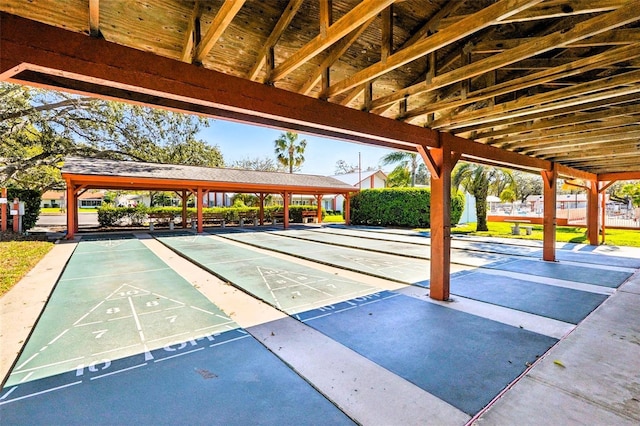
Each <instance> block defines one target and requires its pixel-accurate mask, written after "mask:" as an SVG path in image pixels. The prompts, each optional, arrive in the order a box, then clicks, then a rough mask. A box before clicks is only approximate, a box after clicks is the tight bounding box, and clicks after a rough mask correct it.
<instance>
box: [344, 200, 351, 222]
mask: <svg viewBox="0 0 640 426" xmlns="http://www.w3.org/2000/svg"><path fill="white" fill-rule="evenodd" d="M344 224H345V225H351V193H350V192H347V193H346V194H344Z"/></svg>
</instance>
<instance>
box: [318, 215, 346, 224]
mask: <svg viewBox="0 0 640 426" xmlns="http://www.w3.org/2000/svg"><path fill="white" fill-rule="evenodd" d="M340 222H344V218H343V217H342V215H341V214H332V215H325V216H324V219H322V223H340Z"/></svg>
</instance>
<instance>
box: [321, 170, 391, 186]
mask: <svg viewBox="0 0 640 426" xmlns="http://www.w3.org/2000/svg"><path fill="white" fill-rule="evenodd" d="M378 172H380V173H382V175H384V177H386V176H387V175H386V174H385V173H384V172H383V171H382V170H363V171H362V172H353V173H344V174H341V175H333V176H331V177H332V178H334V179H338V180H340V181H342V182H345V183H348V184H349V185H353V186H356V185H357V184H358V182H362V181H364V180H366V179H369V177H370V176H371V175H375V174H376V173H378Z"/></svg>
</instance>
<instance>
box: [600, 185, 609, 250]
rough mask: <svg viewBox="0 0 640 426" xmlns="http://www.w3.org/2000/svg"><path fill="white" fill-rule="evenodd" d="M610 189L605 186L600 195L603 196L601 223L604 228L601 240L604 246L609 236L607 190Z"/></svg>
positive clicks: (601, 199) (601, 198) (601, 200)
mask: <svg viewBox="0 0 640 426" xmlns="http://www.w3.org/2000/svg"><path fill="white" fill-rule="evenodd" d="M608 187H609V184H605V185H603V186H602V188H600V193H601V194H602V195H601V197H600V202H601V203H602V210H601V211H602V221H601V222H600V224H601V226H602V231H601V232H602V237H601V239H600V244H604V243H605V241H606V235H607V195H606V193H605V190H606V189H607V188H608Z"/></svg>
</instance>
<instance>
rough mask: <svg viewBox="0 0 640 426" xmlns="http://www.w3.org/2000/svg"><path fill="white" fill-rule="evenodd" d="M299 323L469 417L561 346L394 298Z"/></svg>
mask: <svg viewBox="0 0 640 426" xmlns="http://www.w3.org/2000/svg"><path fill="white" fill-rule="evenodd" d="M399 312H402V315H398V313H399ZM299 318H300V319H301V320H302V321H303V322H304V323H305V324H307V325H309V326H311V327H313V328H315V329H317V330H318V331H320V332H322V333H324V334H326V335H327V336H329V337H331V338H332V339H334V340H336V341H338V342H340V343H342V344H343V345H345V346H347V347H349V348H351V349H353V350H355V351H356V352H358V353H360V354H362V355H364V356H366V357H367V358H369V359H370V360H372V361H374V362H376V363H377V364H379V365H381V366H382V367H384V368H386V369H388V370H390V371H392V372H394V373H396V374H398V375H399V376H401V377H403V378H405V379H406V380H409V381H410V382H412V383H414V384H415V385H417V386H419V387H420V388H422V389H424V390H426V391H427V392H430V393H431V394H433V395H435V396H437V397H439V398H440V399H442V400H444V401H446V402H448V403H449V404H451V405H453V406H454V407H456V408H458V409H460V410H461V411H463V412H465V413H467V414H469V415H474V414H476V413H477V412H478V411H480V410H481V409H482V408H483V407H484V406H486V405H487V404H488V403H489V402H490V401H491V400H492V399H493V398H494V397H495V396H497V395H498V394H499V393H500V392H501V391H502V390H503V389H504V388H505V387H506V386H507V385H508V384H509V383H511V382H512V381H513V380H514V379H515V378H516V377H518V376H519V375H520V374H521V373H522V372H523V371H524V370H525V369H526V368H527V367H528V365H530V364H531V363H533V362H534V361H535V360H536V359H537V358H538V357H539V356H541V355H542V354H544V353H545V352H546V351H547V350H548V349H549V348H550V347H551V346H553V345H554V344H555V343H556V342H557V339H554V338H552V337H548V336H544V335H541V334H537V333H533V332H530V331H527V330H523V329H520V328H517V327H512V326H508V325H505V324H502V323H498V322H495V321H491V320H488V319H486V318H481V317H478V316H475V315H471V314H467V313H464V312H460V311H456V310H453V309H448V308H446V307H443V306H440V305H436V304H432V303H429V302H425V301H421V300H417V299H414V298H411V297H408V296H404V295H400V294H397V293H392V292H381V293H379V294H378V295H377V296H376V297H375V298H369V299H367V300H350V301H346V302H343V303H340V304H334V305H331V306H326V307H323V308H320V309H317V310H314V311H311V312H305V313H304V314H300V315H299ZM444 325H446V326H444ZM444 343H446V344H444Z"/></svg>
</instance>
